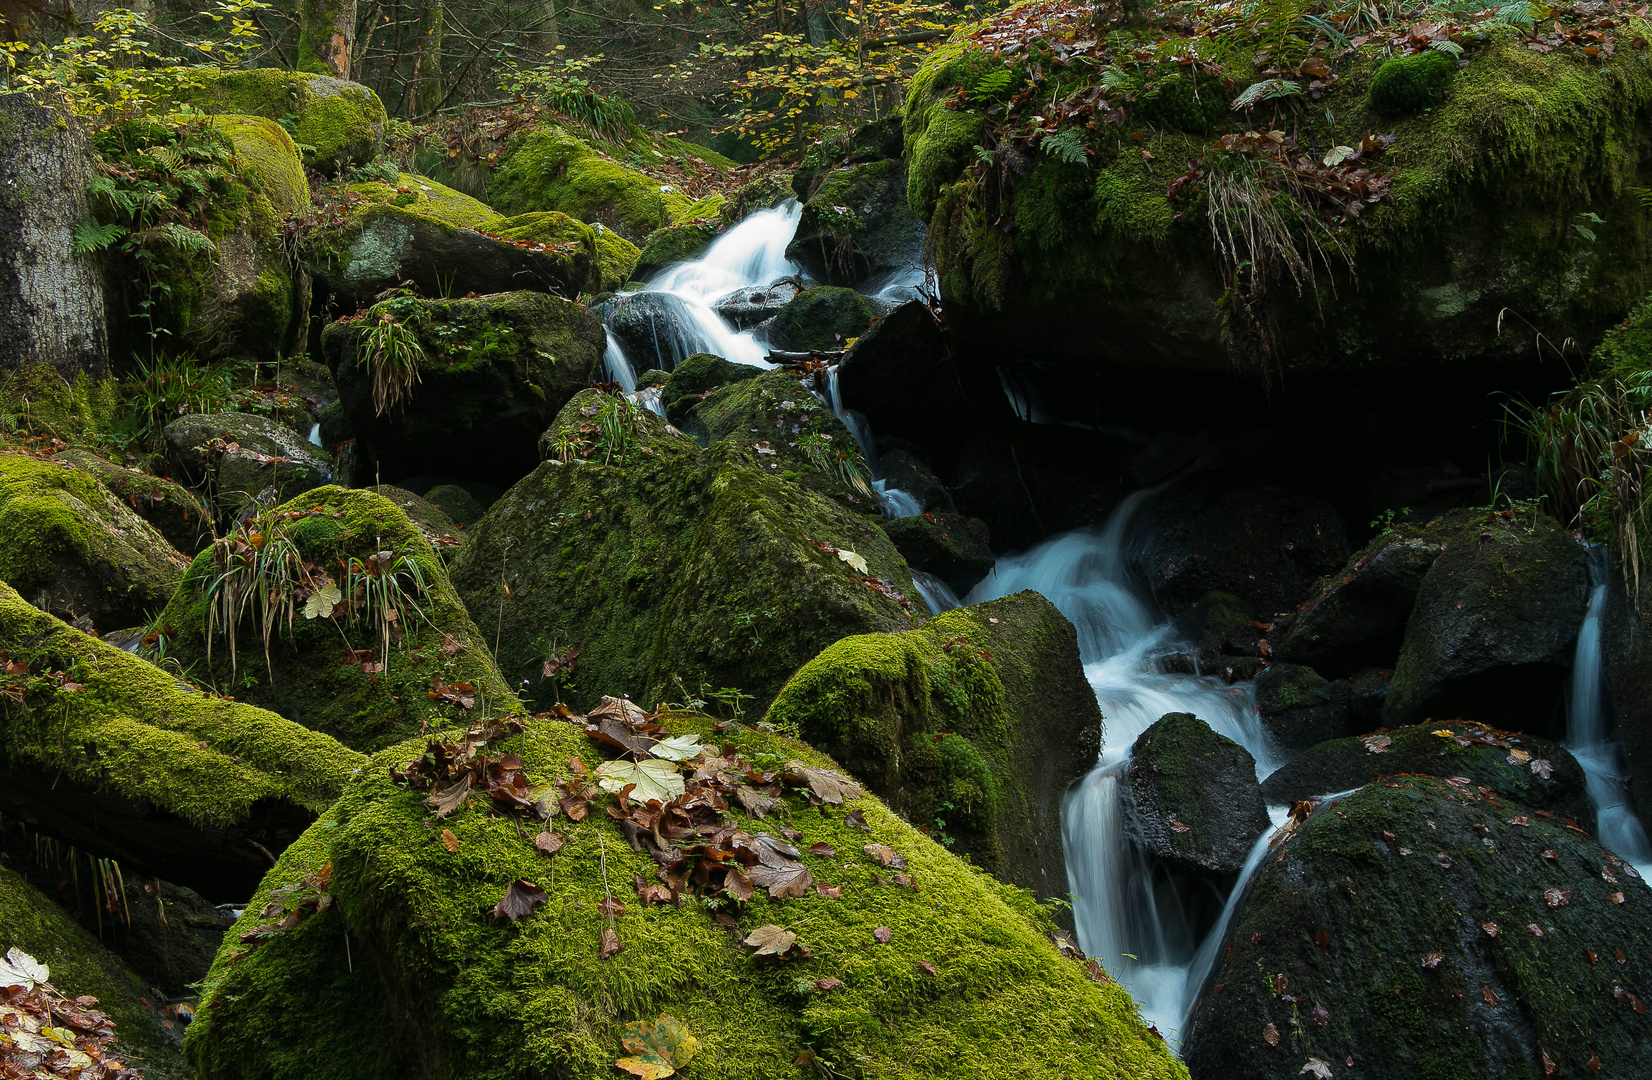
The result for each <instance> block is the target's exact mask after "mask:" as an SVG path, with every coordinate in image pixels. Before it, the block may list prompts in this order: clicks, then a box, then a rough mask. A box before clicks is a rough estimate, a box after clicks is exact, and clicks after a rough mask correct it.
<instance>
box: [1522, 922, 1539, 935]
mask: <svg viewBox="0 0 1652 1080" xmlns="http://www.w3.org/2000/svg"><path fill="white" fill-rule="evenodd" d="M1526 929H1527V930H1530V931H1531V934H1532V937H1542V936H1543V928H1542V927H1541V926H1539V925H1537V924H1536V923H1534V922H1529V923H1527V924H1526Z"/></svg>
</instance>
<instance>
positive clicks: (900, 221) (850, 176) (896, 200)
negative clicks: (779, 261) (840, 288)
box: [786, 159, 924, 285]
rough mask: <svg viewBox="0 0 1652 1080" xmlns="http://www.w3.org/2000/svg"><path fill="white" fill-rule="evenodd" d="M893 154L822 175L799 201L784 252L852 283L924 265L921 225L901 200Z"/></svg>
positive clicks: (899, 167) (825, 275)
mask: <svg viewBox="0 0 1652 1080" xmlns="http://www.w3.org/2000/svg"><path fill="white" fill-rule="evenodd" d="M905 195H906V166H905V165H904V164H903V163H902V162H901V161H900V160H898V159H896V160H890V161H874V162H869V163H867V164H864V165H850V166H848V167H846V168H843V169H837V170H833V171H832V172H829V173H827V174H825V175H824V176H822V177H821V178H820V182H819V183H818V184H817V185H816V186H815V189H814V193H813V195H812V196H811V197H810V198H809V201H808V202H806V203H804V204H803V214H802V216H801V217H800V218H799V219H798V223H797V234H796V235H795V236H794V237H793V238H792V242H791V243H790V244H788V245H787V246H786V258H788V259H790V260H792V261H793V262H794V263H797V264H798V265H799V266H801V267H803V269H804V270H805V271H807V272H808V274H809V276H810V277H813V278H816V279H817V280H820V281H824V282H826V283H827V284H829V285H854V284H857V283H860V282H864V281H867V280H868V279H871V278H876V277H878V276H880V275H884V274H890V273H894V272H895V271H898V270H905V269H908V268H911V267H914V266H922V265H923V245H924V226H923V222H921V221H919V220H918V219H917V217H916V216H914V215H913V213H912V210H911V208H910V207H909V206H908V205H907V202H906V198H905Z"/></svg>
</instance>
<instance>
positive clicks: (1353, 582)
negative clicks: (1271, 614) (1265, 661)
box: [1278, 513, 1466, 674]
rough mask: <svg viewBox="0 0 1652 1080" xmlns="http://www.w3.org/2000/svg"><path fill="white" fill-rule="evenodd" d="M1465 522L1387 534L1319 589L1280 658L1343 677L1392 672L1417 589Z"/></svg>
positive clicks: (1458, 517)
mask: <svg viewBox="0 0 1652 1080" xmlns="http://www.w3.org/2000/svg"><path fill="white" fill-rule="evenodd" d="M1465 520H1466V516H1465V515H1464V514H1461V513H1457V514H1450V515H1446V516H1445V517H1443V518H1441V519H1437V520H1435V521H1430V522H1427V523H1426V524H1413V523H1408V522H1400V523H1396V524H1394V525H1392V526H1390V527H1388V528H1386V529H1384V530H1383V531H1382V532H1381V533H1380V534H1378V536H1377V537H1376V538H1375V539H1373V540H1372V541H1371V542H1370V543H1369V544H1366V545H1365V547H1363V548H1361V549H1360V550H1359V551H1357V552H1355V553H1354V555H1353V557H1352V558H1350V559H1349V560H1348V564H1347V565H1346V566H1344V567H1342V569H1340V570H1338V571H1336V572H1334V573H1332V574H1330V575H1329V576H1328V577H1326V578H1324V579H1323V580H1322V581H1320V582H1319V584H1318V587H1317V588H1316V589H1315V590H1314V592H1313V594H1312V595H1311V596H1309V598H1308V601H1307V604H1306V606H1305V607H1303V608H1302V610H1301V611H1299V612H1297V614H1296V616H1295V618H1293V619H1292V620H1291V624H1290V627H1289V629H1287V630H1286V632H1285V636H1284V637H1283V638H1282V639H1281V640H1280V642H1279V648H1278V654H1279V658H1280V659H1281V660H1284V661H1287V662H1289V663H1293V664H1307V665H1310V666H1313V667H1315V668H1317V669H1323V670H1325V671H1328V672H1332V673H1339V674H1340V673H1345V672H1347V671H1350V670H1353V669H1354V668H1358V667H1360V666H1362V665H1365V664H1377V665H1388V666H1392V665H1393V663H1394V659H1395V657H1397V656H1399V653H1400V642H1401V640H1402V639H1403V638H1404V635H1405V624H1406V620H1407V619H1409V618H1410V617H1411V608H1412V606H1413V605H1414V604H1415V603H1416V602H1417V589H1418V588H1419V587H1420V586H1421V585H1422V583H1423V577H1424V576H1425V575H1426V574H1427V573H1428V570H1429V568H1430V567H1431V566H1433V565H1434V560H1435V559H1437V558H1439V556H1440V552H1441V550H1442V545H1443V544H1445V543H1446V541H1447V539H1448V537H1450V536H1453V535H1455V534H1456V533H1457V532H1458V531H1460V529H1461V527H1462V525H1463V523H1464V521H1465Z"/></svg>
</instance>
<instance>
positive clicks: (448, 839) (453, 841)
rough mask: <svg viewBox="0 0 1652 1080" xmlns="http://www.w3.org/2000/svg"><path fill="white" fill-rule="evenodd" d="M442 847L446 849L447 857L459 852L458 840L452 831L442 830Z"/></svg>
mask: <svg viewBox="0 0 1652 1080" xmlns="http://www.w3.org/2000/svg"><path fill="white" fill-rule="evenodd" d="M442 846H443V847H445V848H447V852H448V854H449V855H451V854H453V853H454V852H456V851H458V850H459V838H458V837H457V836H454V835H453V830H452V829H443V830H442Z"/></svg>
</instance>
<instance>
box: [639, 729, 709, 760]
mask: <svg viewBox="0 0 1652 1080" xmlns="http://www.w3.org/2000/svg"><path fill="white" fill-rule="evenodd" d="M703 749H705V748H704V747H703V746H701V745H700V737H699V736H698V735H674V736H672V737H671V738H669V739H661V740H660V741H659V742H657V743H655V744H654V745H653V746H651V747H649V748H648V750H649V753H651V754H653V755H654V756H655V757H662V758H665V759H666V760H667V761H687V760H689V759H690V758H696V757H699V756H700V751H701V750H703Z"/></svg>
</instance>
